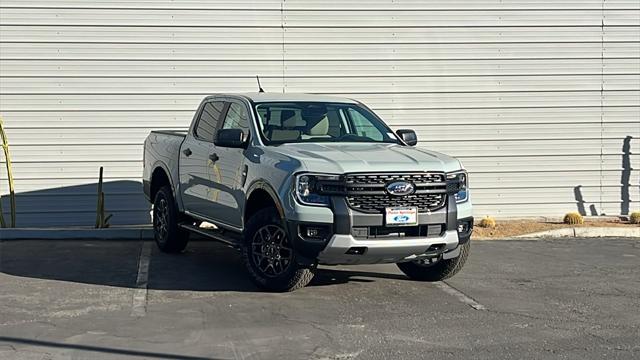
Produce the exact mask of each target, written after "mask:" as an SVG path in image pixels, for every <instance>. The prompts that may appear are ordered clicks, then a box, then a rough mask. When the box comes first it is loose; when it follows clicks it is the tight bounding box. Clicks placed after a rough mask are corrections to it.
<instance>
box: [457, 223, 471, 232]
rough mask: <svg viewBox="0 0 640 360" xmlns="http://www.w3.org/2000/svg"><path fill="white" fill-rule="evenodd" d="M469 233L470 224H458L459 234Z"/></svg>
mask: <svg viewBox="0 0 640 360" xmlns="http://www.w3.org/2000/svg"><path fill="white" fill-rule="evenodd" d="M467 231H469V223H468V222H461V223H459V224H458V232H459V233H466V232H467Z"/></svg>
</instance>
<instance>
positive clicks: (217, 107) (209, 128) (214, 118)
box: [195, 101, 224, 141]
mask: <svg viewBox="0 0 640 360" xmlns="http://www.w3.org/2000/svg"><path fill="white" fill-rule="evenodd" d="M223 109H224V102H223V101H214V102H209V103H206V104H204V107H203V108H202V113H201V114H200V119H199V120H198V125H197V127H196V131H195V135H196V137H198V138H200V139H202V140H206V141H213V138H214V136H215V134H216V129H217V128H218V122H219V121H220V116H221V115H222V110H223Z"/></svg>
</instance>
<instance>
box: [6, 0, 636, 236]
mask: <svg viewBox="0 0 640 360" xmlns="http://www.w3.org/2000/svg"><path fill="white" fill-rule="evenodd" d="M0 6H1V9H0V41H1V44H0V76H1V78H0V79H1V80H0V81H1V82H0V93H1V94H0V114H2V115H3V116H4V118H5V123H6V126H7V132H8V135H9V137H10V140H11V145H12V151H13V155H14V173H15V177H16V187H17V191H18V193H19V200H18V201H19V203H18V212H19V213H18V220H19V225H21V226H33V225H67V224H85V225H90V224H92V223H93V221H94V218H95V200H96V196H95V182H96V178H97V176H98V168H99V167H100V166H104V167H105V176H106V181H108V183H107V188H106V191H107V208H108V211H109V212H111V213H114V214H115V215H114V218H113V220H112V221H113V223H120V224H122V223H140V222H146V221H148V207H147V204H146V203H145V202H144V200H143V197H142V193H141V189H140V184H139V182H140V180H141V179H140V176H141V160H142V142H143V140H144V138H145V136H146V135H147V133H148V132H149V131H150V130H151V129H158V128H170V129H184V128H185V127H187V126H188V123H189V121H190V119H191V116H192V112H193V110H194V109H195V107H196V105H197V103H198V102H199V100H200V99H201V98H202V97H203V96H204V95H206V94H209V93H214V92H240V91H254V90H255V89H256V86H255V80H254V76H255V74H260V75H261V78H262V83H263V87H265V88H266V89H268V90H269V91H277V92H281V91H286V92H314V93H326V94H340V95H346V96H349V97H354V98H358V99H360V100H363V101H365V102H367V103H368V104H370V105H371V106H372V107H373V108H374V109H375V110H377V112H378V113H379V114H380V115H382V116H383V117H384V118H385V119H386V120H387V121H388V122H389V123H390V124H392V126H394V127H412V128H415V129H416V130H417V131H418V133H419V136H420V139H421V143H420V146H426V147H429V148H432V149H435V150H440V151H443V152H445V153H449V154H452V155H455V156H458V157H460V158H461V159H462V160H463V161H464V163H465V165H466V166H467V168H468V169H469V170H470V171H471V172H472V186H473V188H474V191H473V195H474V201H475V204H476V216H482V215H485V214H491V215H495V216H533V215H560V214H563V213H564V212H566V211H569V210H576V209H577V208H581V207H584V210H585V212H586V213H587V214H591V213H592V211H593V212H594V213H598V214H601V213H606V214H620V213H621V212H626V209H627V208H631V209H638V204H639V200H640V199H639V197H640V195H639V187H640V185H639V178H640V175H639V174H640V155H638V154H640V2H639V1H638V0H628V1H623V0H606V1H605V0H569V1H555V0H553V1H552V0H541V1H533V0H528V1H527V0H476V1H472V0H466V1H465V0H460V1H428V2H427V1H415V0H368V1H356V0H342V1H339V0H322V1H319V0H308V1H297V0H286V1H284V0H283V1H280V0H265V1H245V2H233V1H228V0H227V1H224V0H222V1H219V0H214V1H205V0H191V1H190V0H185V1H169V0H138V1H134V2H130V1H125V0H100V1H90V2H89V1H82V0H57V1H46V0H38V1H36V0H34V1H24V0H20V1H18V0H1V1H0ZM632 168H633V170H632ZM0 173H1V174H2V175H1V178H0V192H1V193H6V189H7V188H6V181H5V179H6V174H5V173H4V171H3V170H2V171H0ZM591 205H593V208H592V209H591V208H590V207H591ZM3 208H4V209H5V211H6V210H7V209H8V202H7V201H6V199H5V200H4V201H3Z"/></svg>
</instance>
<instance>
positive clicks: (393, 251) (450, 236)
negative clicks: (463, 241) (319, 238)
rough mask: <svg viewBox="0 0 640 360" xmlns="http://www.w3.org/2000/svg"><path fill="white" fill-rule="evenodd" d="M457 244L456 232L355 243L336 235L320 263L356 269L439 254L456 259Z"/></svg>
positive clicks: (363, 240)
mask: <svg viewBox="0 0 640 360" xmlns="http://www.w3.org/2000/svg"><path fill="white" fill-rule="evenodd" d="M458 242H459V241H458V233H457V232H456V231H445V233H444V234H443V235H442V236H438V237H430V238H424V237H417V238H416V237H403V238H396V239H384V240H365V239H356V238H354V237H353V236H352V235H344V234H336V235H333V237H332V238H331V240H329V243H328V244H327V246H326V247H325V249H324V250H323V251H322V252H320V254H319V255H318V262H319V263H320V264H325V265H338V264H341V265H355V264H379V263H398V262H405V261H413V260H418V259H420V258H425V257H434V256H439V255H440V254H443V256H444V255H447V256H448V257H456V256H457V254H455V253H454V252H455V250H456V249H457V247H458ZM353 249H356V250H357V249H361V250H359V251H356V250H353ZM350 250H351V251H350ZM354 251H355V252H356V253H354Z"/></svg>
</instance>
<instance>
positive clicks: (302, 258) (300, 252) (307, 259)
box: [286, 220, 333, 266]
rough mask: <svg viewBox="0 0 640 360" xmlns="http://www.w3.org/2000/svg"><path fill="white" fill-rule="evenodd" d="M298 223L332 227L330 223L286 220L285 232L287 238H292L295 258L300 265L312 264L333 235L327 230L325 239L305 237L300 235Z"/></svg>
mask: <svg viewBox="0 0 640 360" xmlns="http://www.w3.org/2000/svg"><path fill="white" fill-rule="evenodd" d="M300 225H316V226H325V227H327V228H328V229H332V224H330V223H314V222H307V221H304V222H302V221H296V220H287V222H286V226H287V232H288V236H289V239H291V240H292V243H293V250H294V251H295V253H296V258H297V259H298V263H299V264H301V265H307V266H311V265H314V264H315V262H316V259H317V258H318V255H320V252H321V251H322V250H324V248H325V247H327V244H328V243H329V240H330V239H331V237H332V236H333V233H332V232H329V233H328V234H327V236H326V237H325V239H317V240H316V239H313V240H311V239H305V238H303V237H302V236H300V234H299V232H298V228H299V226H300Z"/></svg>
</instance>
